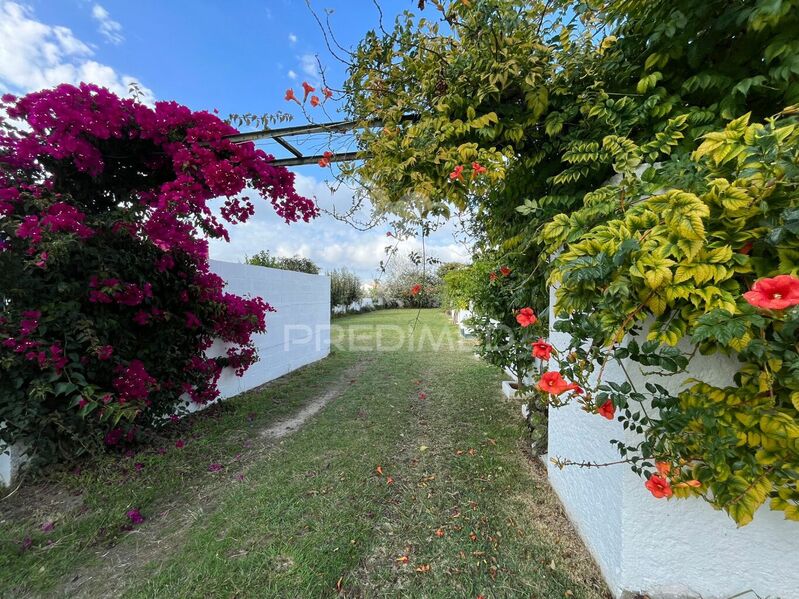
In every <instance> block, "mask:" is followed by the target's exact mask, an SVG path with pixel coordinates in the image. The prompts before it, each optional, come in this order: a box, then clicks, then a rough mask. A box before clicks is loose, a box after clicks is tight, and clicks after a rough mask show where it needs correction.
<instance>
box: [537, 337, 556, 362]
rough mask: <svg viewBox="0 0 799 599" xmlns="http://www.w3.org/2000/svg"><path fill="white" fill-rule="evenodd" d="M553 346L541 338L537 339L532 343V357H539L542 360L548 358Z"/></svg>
mask: <svg viewBox="0 0 799 599" xmlns="http://www.w3.org/2000/svg"><path fill="white" fill-rule="evenodd" d="M553 349H555V348H553V347H552V346H551V345H550V344H549V343H547V342H546V341H544V340H543V339H539V340H538V341H536V342H535V343H533V357H535V358H540V359H542V360H549V358H550V357H551V356H552V350H553Z"/></svg>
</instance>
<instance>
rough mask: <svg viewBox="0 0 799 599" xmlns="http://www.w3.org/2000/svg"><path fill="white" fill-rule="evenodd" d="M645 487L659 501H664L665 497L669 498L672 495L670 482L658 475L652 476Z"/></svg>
mask: <svg viewBox="0 0 799 599" xmlns="http://www.w3.org/2000/svg"><path fill="white" fill-rule="evenodd" d="M645 486H646V488H647V489H649V492H650V493H652V495H654V496H655V497H656V498H658V499H662V498H663V497H666V498H668V497H671V495H672V490H671V485H670V484H669V481H667V480H666V479H665V478H663V477H662V476H660V475H658V474H653V475H652V476H650V477H649V480H648V481H646V485H645Z"/></svg>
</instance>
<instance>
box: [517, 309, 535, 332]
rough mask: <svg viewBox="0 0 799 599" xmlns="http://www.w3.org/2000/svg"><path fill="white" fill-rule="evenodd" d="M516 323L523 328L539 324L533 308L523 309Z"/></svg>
mask: <svg viewBox="0 0 799 599" xmlns="http://www.w3.org/2000/svg"><path fill="white" fill-rule="evenodd" d="M516 322H518V323H519V324H520V325H522V326H523V327H529V326H530V325H531V324H535V323H536V322H538V318H536V316H535V312H533V309H532V308H522V309H521V310H519V313H518V314H517V315H516Z"/></svg>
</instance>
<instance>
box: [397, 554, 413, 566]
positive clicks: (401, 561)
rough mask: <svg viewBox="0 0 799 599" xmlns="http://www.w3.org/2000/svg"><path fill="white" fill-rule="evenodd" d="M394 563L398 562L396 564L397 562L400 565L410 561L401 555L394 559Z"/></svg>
mask: <svg viewBox="0 0 799 599" xmlns="http://www.w3.org/2000/svg"><path fill="white" fill-rule="evenodd" d="M396 561H398V562H399V563H401V564H407V563H408V562H409V561H410V559H408V556H407V555H401V556H399V557H398V558H397V559H396Z"/></svg>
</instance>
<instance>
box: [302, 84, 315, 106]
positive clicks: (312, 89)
mask: <svg viewBox="0 0 799 599" xmlns="http://www.w3.org/2000/svg"><path fill="white" fill-rule="evenodd" d="M302 89H303V90H304V91H305V97H304V98H303V99H302V100H303V102H304V101H305V100H307V99H308V94H310V93H311V92H315V91H316V88H315V87H314V86H312V85H311V84H310V83H308V82H307V81H303V82H302Z"/></svg>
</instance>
